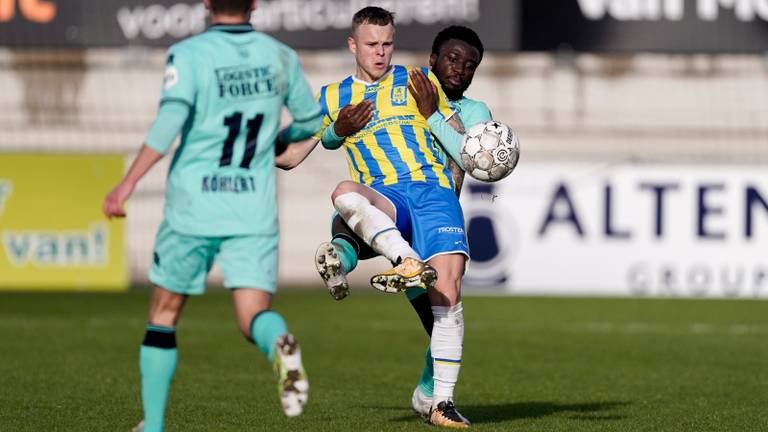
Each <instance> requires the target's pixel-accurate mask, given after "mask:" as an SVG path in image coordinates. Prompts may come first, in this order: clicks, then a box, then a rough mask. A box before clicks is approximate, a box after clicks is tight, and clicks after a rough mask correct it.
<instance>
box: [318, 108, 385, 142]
mask: <svg viewBox="0 0 768 432" xmlns="http://www.w3.org/2000/svg"><path fill="white" fill-rule="evenodd" d="M372 117H373V102H371V101H370V100H364V101H362V102H360V103H359V104H356V105H347V106H345V107H344V108H342V109H341V111H339V115H338V117H336V121H333V122H331V123H330V124H328V125H327V126H326V128H325V129H324V130H323V134H322V137H321V139H322V142H323V147H325V148H327V149H329V150H335V149H337V148H339V147H341V144H342V143H343V142H344V139H345V138H346V137H348V136H352V135H354V134H356V133H358V132H360V130H362V129H363V128H364V127H365V125H367V124H368V122H369V121H371V118H372Z"/></svg>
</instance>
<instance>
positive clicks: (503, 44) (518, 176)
mask: <svg viewBox="0 0 768 432" xmlns="http://www.w3.org/2000/svg"><path fill="white" fill-rule="evenodd" d="M259 3H260V4H259V9H258V10H257V12H256V13H255V15H254V18H253V21H254V24H255V25H256V27H257V28H259V29H264V30H267V31H268V32H270V33H271V34H274V35H275V36H276V37H278V38H279V39H281V40H283V41H285V42H287V43H289V44H290V45H291V46H293V47H295V48H296V49H298V50H299V53H300V57H301V60H302V63H303V65H304V67H305V70H306V72H307V75H308V78H309V80H310V83H311V85H312V86H313V88H314V89H318V88H319V87H320V85H322V84H324V83H327V82H331V81H334V80H337V79H338V78H339V77H342V76H346V75H348V74H349V73H350V71H351V70H352V69H353V66H354V65H353V59H352V58H351V56H350V55H349V54H348V53H347V51H346V49H345V37H346V34H347V31H348V29H347V27H348V21H349V16H350V15H351V13H352V12H354V11H355V10H357V9H358V8H359V7H361V6H363V5H364V4H367V3H369V2H362V1H356V0H337V1H331V0H327V1H298V0H284V1H279V0H273V1H260V2H259ZM370 3H374V4H380V5H382V6H385V7H389V8H391V9H393V10H394V11H396V12H397V17H398V23H399V24H398V39H397V44H398V51H397V52H396V54H395V58H394V62H395V63H401V64H410V65H423V64H425V63H426V62H427V58H428V50H429V45H430V43H431V40H432V38H433V36H434V34H435V33H436V31H437V30H439V29H440V28H442V27H444V26H446V25H448V24H452V23H460V24H465V25H468V26H470V27H473V28H475V29H477V30H478V32H479V33H480V35H481V37H482V39H483V41H484V42H485V43H486V47H487V49H488V51H487V53H486V56H485V58H484V60H483V63H482V65H481V67H480V68H479V71H478V73H477V74H476V76H475V81H474V83H473V85H472V87H471V88H470V90H469V92H468V96H470V97H472V98H476V99H480V100H483V101H485V102H486V103H487V104H488V105H489V107H490V108H491V109H492V112H493V114H494V117H495V118H497V119H500V120H502V121H504V122H506V123H508V124H510V125H512V126H513V127H514V129H515V130H516V132H517V134H518V135H519V137H520V140H521V142H522V159H521V162H520V165H519V167H518V170H517V171H516V172H515V173H514V174H513V175H512V176H511V177H510V178H509V179H507V180H505V181H504V182H501V183H499V184H494V185H486V184H480V183H474V182H472V183H469V184H468V185H467V186H465V190H464V194H463V198H462V200H463V202H464V205H465V210H466V216H467V222H468V225H469V229H470V242H471V244H472V249H473V255H474V257H475V259H474V261H473V262H472V267H471V268H470V272H469V274H468V275H467V278H466V280H465V281H466V284H467V288H466V289H465V291H466V292H470V293H471V292H486V293H487V292H498V293H512V294H525V295H608V296H654V297H655V296H661V297H737V298H756V297H768V260H766V258H765V250H768V204H767V203H768V173H766V170H765V164H766V162H768V98H766V95H768V54H767V53H766V47H768V8H767V7H766V6H765V2H761V1H747V0H744V1H736V2H733V1H720V0H698V1H693V0H685V1H683V0H648V1H641V0H637V1H612V0H591V1H589V0H579V1H576V0H573V1H560V2H557V3H556V5H557V6H556V7H553V5H554V3H552V2H533V1H530V2H523V1H501V0H449V1H444V0H423V1H408V0H391V1H378V2H376V1H374V2H370ZM205 17H206V15H205V10H204V8H203V6H202V5H201V4H198V2H195V1H185V2H182V1H173V0H168V1H159V0H155V1H152V0H125V1H120V0H108V1H99V2H91V1H86V0H80V1H74V0H70V1H67V2H66V6H65V5H64V4H63V3H61V2H57V1H44V0H24V1H9V0H0V45H1V47H0V88H2V91H0V152H2V154H3V156H0V157H2V158H3V161H4V163H5V164H4V165H3V164H0V167H5V173H4V172H3V171H2V170H0V192H3V191H5V193H0V204H2V203H4V204H5V205H4V208H5V220H3V213H2V212H0V231H3V239H4V240H3V247H4V251H5V255H6V257H3V258H4V259H0V273H1V274H3V277H2V278H0V286H2V287H3V288H18V287H20V286H24V287H26V288H35V289H51V288H56V286H52V285H54V282H52V281H56V280H57V278H58V280H61V278H60V277H59V276H61V275H62V274H63V273H62V271H63V270H62V269H63V268H66V267H73V266H74V268H75V270H76V272H77V274H78V276H77V277H76V278H73V279H72V280H71V281H69V282H68V283H67V286H69V287H71V288H76V289H99V288H112V289H115V288H118V289H119V288H120V287H123V286H125V285H126V281H128V280H129V281H130V282H131V283H133V284H137V285H141V284H143V283H145V282H146V273H147V267H148V265H149V263H150V257H151V248H152V244H153V239H154V232H155V229H156V227H157V225H158V223H159V221H160V218H161V212H162V207H161V206H162V199H163V186H164V176H165V172H166V167H167V163H168V159H169V158H167V159H166V160H165V161H164V162H163V163H164V164H165V165H163V167H162V168H161V169H155V170H153V171H152V172H151V173H150V175H149V176H148V177H147V178H146V179H145V180H144V181H143V182H142V183H141V185H140V186H139V189H138V190H137V191H136V193H135V195H134V197H133V198H132V200H131V202H130V206H129V214H130V216H129V217H128V218H127V219H126V221H125V222H124V224H125V225H124V228H125V231H124V234H123V232H122V231H121V230H122V227H121V226H120V224H116V223H111V224H108V225H106V226H107V227H108V229H109V230H113V231H110V235H111V237H110V238H111V239H112V241H111V243H110V245H112V246H113V247H112V248H111V249H109V253H108V256H106V257H101V258H99V257H96V258H93V257H92V256H90V257H89V256H88V254H89V253H92V249H94V248H96V249H98V248H99V237H98V235H99V229H100V228H99V227H101V226H103V225H99V224H103V220H100V219H99V215H98V210H99V206H100V200H99V199H98V197H99V196H101V195H103V193H104V192H106V191H107V190H108V188H109V187H111V185H112V183H113V180H114V179H113V177H114V176H118V177H119V173H117V174H116V173H114V172H112V173H111V174H110V173H107V174H104V175H106V177H104V176H103V175H102V176H101V177H99V176H96V177H94V180H93V181H90V183H88V184H87V185H79V184H75V185H65V183H66V182H63V181H61V180H60V178H61V177H58V176H62V175H64V176H65V177H70V176H75V177H77V172H82V171H78V170H79V169H78V168H76V167H75V168H70V169H68V170H66V169H65V170H64V174H62V173H58V172H57V171H55V170H52V169H46V168H43V167H44V166H46V165H42V164H40V163H37V162H36V161H35V160H37V159H38V158H42V157H44V156H46V157H51V156H54V157H58V156H61V155H70V156H72V155H75V156H78V157H81V158H82V159H84V160H88V157H87V155H111V154H117V155H121V156H122V157H124V158H125V160H126V161H129V160H130V158H131V157H132V156H133V154H134V152H135V151H136V150H137V149H138V146H139V144H140V143H141V142H142V139H143V137H144V134H145V132H146V131H147V128H148V126H149V125H150V123H151V121H152V119H153V116H154V114H155V112H156V108H157V106H156V104H157V98H158V95H159V87H160V81H161V76H162V71H163V65H164V52H165V51H164V49H165V47H167V46H168V45H169V44H170V43H173V42H174V41H176V40H179V39H181V38H184V37H187V36H189V35H191V34H194V33H196V32H199V31H201V30H203V29H204V28H205ZM19 154H21V155H29V156H31V158H32V161H33V162H31V163H29V164H28V165H23V164H21V165H17V164H16V162H15V160H13V159H12V158H11V156H10V155H19ZM83 155H85V156H83ZM76 159H77V158H76ZM60 160H61V161H62V164H63V161H64V159H60ZM80 162H83V161H82V160H81V161H80ZM9 165H14V166H15V169H16V171H14V172H16V173H19V172H23V173H26V175H28V176H31V177H34V178H35V180H34V181H36V182H37V183H36V184H37V186H40V185H44V186H47V187H38V188H37V189H34V192H32V191H30V192H24V193H26V194H27V196H26V197H24V196H23V194H22V191H23V189H20V188H19V187H15V188H14V187H13V179H12V178H11V179H9V178H8V177H10V176H9V175H8V173H9V172H11V168H10V167H9ZM62 166H66V165H62ZM113 171H114V170H113ZM4 174H5V175H4ZM30 174H31V175H30ZM15 175H16V174H15ZM110 175H111V176H112V177H109V176H110ZM345 177H346V167H345V163H344V161H343V157H342V155H341V154H339V153H334V152H328V151H324V150H322V149H321V150H317V151H316V152H314V153H313V154H312V155H311V157H310V158H309V159H308V161H307V162H306V163H305V164H304V165H302V166H301V167H299V168H297V169H296V170H294V171H292V172H289V173H280V174H279V196H280V208H281V215H280V221H281V225H282V243H281V269H280V278H281V282H282V283H284V284H286V285H308V284H309V285H312V284H319V280H318V279H317V276H316V275H315V273H314V269H313V267H312V257H313V253H314V249H315V247H316V245H317V244H318V243H319V242H321V241H323V240H325V239H326V237H327V231H328V225H329V217H330V212H331V206H330V200H329V198H328V196H329V192H330V191H331V190H332V187H333V185H334V184H335V183H336V182H337V181H339V180H341V179H343V178H345ZM106 179H109V180H106ZM86 183H87V182H86ZM9 184H10V185H11V187H9V186H8V185H9ZM3 185H5V186H3ZM85 190H87V191H88V193H87V194H86V195H88V196H90V197H92V198H93V202H92V207H89V205H88V204H87V203H80V204H78V205H77V206H74V205H66V203H67V202H69V201H71V200H69V199H68V198H67V197H70V196H73V195H72V194H78V191H80V192H83V193H84V191H85ZM9 191H11V192H10V193H9ZM83 193H81V196H82V195H83ZM2 208H3V206H2V205H0V209H2ZM14 209H16V210H15V211H16V213H13V212H14ZM20 212H21V214H22V215H23V214H31V213H38V214H39V213H43V214H45V215H46V217H43V218H42V219H41V220H38V219H40V218H37V219H33V218H26V217H20V216H19V214H20ZM13 214H15V215H16V216H15V217H14V219H10V217H11V216H10V215H13ZM78 214H82V215H81V216H78ZM70 219H71V222H66V223H65V222H63V221H64V220H70ZM11 220H12V221H13V223H11ZM3 225H4V226H3ZM94 227H95V228H94ZM73 230H80V231H82V232H84V233H85V234H83V235H84V236H85V237H83V239H81V240H82V242H81V243H77V245H80V246H82V249H81V250H80V252H79V255H78V252H77V250H75V252H74V253H75V255H76V256H75V257H74V258H71V257H70V258H66V257H64V258H61V257H59V258H56V259H50V260H49V261H48V262H42V263H41V262H39V259H38V262H34V260H33V259H30V260H27V261H24V260H22V261H19V260H16V261H13V260H12V259H11V258H9V257H10V256H11V254H12V252H13V251H14V250H15V249H14V248H16V249H19V245H20V244H21V243H19V242H20V240H19V239H20V238H22V237H19V233H28V232H33V231H34V232H36V233H38V234H39V233H43V234H46V233H48V234H50V233H52V232H53V233H59V234H57V235H59V239H60V240H61V238H63V237H61V236H62V235H63V234H60V233H62V232H64V233H66V232H71V231H73ZM41 238H42V237H38V243H37V245H38V247H40V244H42V243H41V242H42V241H43V240H40V239H41ZM123 239H124V242H125V243H124V245H122V244H121V243H120V242H121V241H122V240H123ZM62 241H66V239H64V240H62ZM24 244H25V245H27V243H24ZM31 244H33V243H30V244H29V245H31ZM58 247H59V248H66V247H67V246H66V244H63V243H60V244H58ZM88 248H91V249H88ZM761 251H762V252H761ZM30 253H33V252H30ZM38 254H39V255H40V254H42V255H45V254H44V253H43V252H39V251H38ZM123 254H124V255H123ZM30 256H31V255H30ZM38 258H40V256H38ZM105 262H106V263H113V264H114V263H117V264H118V265H117V267H118V268H117V269H112V270H110V271H111V275H112V276H111V279H110V282H109V283H105V282H104V281H103V280H102V279H99V276H98V275H96V276H93V277H91V276H89V274H91V273H94V274H98V273H99V272H103V271H104V266H105ZM122 263H125V269H124V270H123V269H122ZM386 265H387V264H386V263H385V262H383V261H381V260H379V261H376V260H374V261H373V262H370V263H366V264H365V265H364V266H363V267H362V268H361V270H360V271H358V272H356V273H355V277H356V279H354V280H355V283H356V284H359V285H365V278H366V276H367V275H369V274H370V273H371V272H372V271H373V270H374V269H380V268H382V267H386ZM46 272H48V273H51V272H52V274H53V276H48V277H47V278H46V277H43V278H37V276H39V275H43V274H45V273H46ZM57 272H58V273H57ZM30 274H34V275H37V276H35V277H32V278H31V281H30V280H28V279H29V277H30V276H29V275H30ZM212 278H213V279H212V280H213V282H214V283H216V282H217V281H218V280H219V276H218V273H217V272H214V274H213V276H212Z"/></svg>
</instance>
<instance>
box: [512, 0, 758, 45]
mask: <svg viewBox="0 0 768 432" xmlns="http://www.w3.org/2000/svg"><path fill="white" fill-rule="evenodd" d="M521 3H522V6H521V8H522V11H521V21H520V22H521V25H522V34H521V35H520V38H521V40H522V48H523V49H525V50H529V51H549V50H556V49H572V50H576V51H624V52H637V51H646V52H711V53H716V52H728V53H733V52H737V53H744V52H754V53H764V52H765V51H766V49H767V48H768V1H765V0H559V1H557V2H552V1H522V2H521ZM555 3H556V4H557V6H555Z"/></svg>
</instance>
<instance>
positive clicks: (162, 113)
mask: <svg viewBox="0 0 768 432" xmlns="http://www.w3.org/2000/svg"><path fill="white" fill-rule="evenodd" d="M189 112H190V107H189V105H187V104H186V103H183V102H180V101H166V102H162V103H161V104H160V110H159V111H158V112H157V117H156V118H155V121H154V122H153V123H152V127H151V128H150V129H149V133H148V134H147V138H146V139H145V140H144V143H145V144H146V145H147V146H148V147H150V148H151V149H152V150H155V151H156V152H158V153H162V154H166V153H168V149H170V148H171V144H173V140H174V139H175V138H176V135H178V134H179V132H181V128H182V127H184V123H185V122H186V121H187V118H188V117H189Z"/></svg>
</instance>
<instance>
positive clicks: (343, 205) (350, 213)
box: [333, 192, 419, 262]
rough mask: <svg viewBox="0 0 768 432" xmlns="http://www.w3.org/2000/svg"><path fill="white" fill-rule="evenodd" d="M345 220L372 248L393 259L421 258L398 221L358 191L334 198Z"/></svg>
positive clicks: (336, 206)
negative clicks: (402, 233) (393, 220)
mask: <svg viewBox="0 0 768 432" xmlns="http://www.w3.org/2000/svg"><path fill="white" fill-rule="evenodd" d="M333 206H334V207H335V208H336V211H338V212H339V215H341V217H342V219H344V221H345V222H346V223H347V225H349V227H350V228H352V231H354V232H355V234H357V235H359V236H360V237H361V238H362V239H363V240H364V241H365V242H366V243H367V244H368V245H370V246H371V248H372V249H373V250H374V251H376V252H378V253H379V254H381V255H383V256H385V257H386V258H387V259H388V260H390V261H392V262H397V260H398V258H406V257H413V258H419V256H418V254H417V253H416V252H415V251H414V250H413V249H412V248H411V246H410V245H409V244H408V242H406V241H405V240H404V239H403V236H402V235H401V234H400V231H398V230H397V227H396V226H395V223H394V222H392V219H390V218H389V216H387V214H386V213H384V212H383V211H381V210H379V209H378V208H376V207H375V206H374V205H373V204H371V203H370V202H369V201H368V199H366V198H365V197H364V196H362V195H360V194H359V193H357V192H347V193H345V194H343V195H340V196H338V197H337V198H336V199H335V200H334V201H333Z"/></svg>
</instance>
